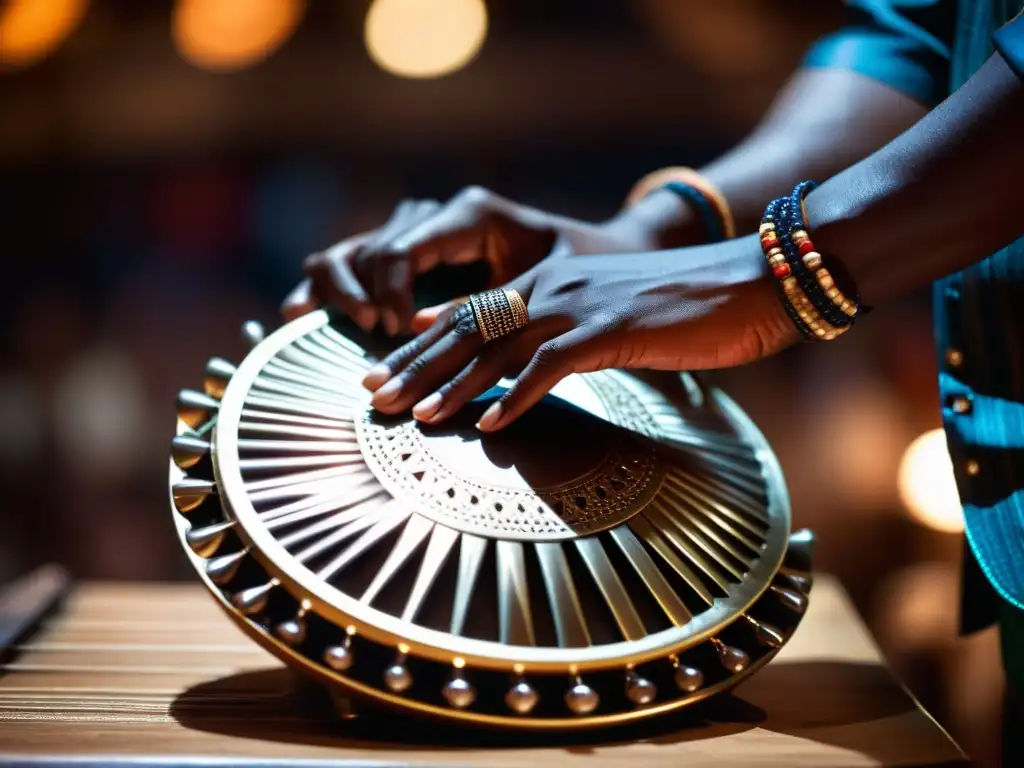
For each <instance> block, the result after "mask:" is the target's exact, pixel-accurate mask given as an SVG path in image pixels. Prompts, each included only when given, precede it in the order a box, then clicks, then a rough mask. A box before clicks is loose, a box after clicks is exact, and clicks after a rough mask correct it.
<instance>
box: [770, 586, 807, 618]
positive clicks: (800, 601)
mask: <svg viewBox="0 0 1024 768" xmlns="http://www.w3.org/2000/svg"><path fill="white" fill-rule="evenodd" d="M771 590H772V592H774V593H775V595H776V596H778V598H779V602H780V603H782V604H783V605H784V606H786V607H787V608H789V609H790V610H791V611H796V612H797V613H803V612H804V611H805V610H807V596H806V595H803V594H801V593H800V592H797V591H796V590H794V589H787V588H786V587H780V586H778V585H777V584H772V586H771Z"/></svg>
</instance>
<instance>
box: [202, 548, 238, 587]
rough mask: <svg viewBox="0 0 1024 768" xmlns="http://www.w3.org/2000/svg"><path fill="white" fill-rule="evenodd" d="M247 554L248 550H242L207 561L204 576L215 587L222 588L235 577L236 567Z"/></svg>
mask: <svg viewBox="0 0 1024 768" xmlns="http://www.w3.org/2000/svg"><path fill="white" fill-rule="evenodd" d="M248 554H249V550H247V549H242V550H239V551H238V552H231V553H230V554H227V555H218V556H217V557H215V558H213V559H211V560H207V561H206V575H207V576H209V577H210V581H212V582H213V583H214V584H216V585H217V586H224V585H225V584H227V583H228V582H229V581H231V579H233V578H234V577H235V574H236V573H238V567H239V566H240V565H241V564H242V561H243V560H244V559H245V556H246V555H248Z"/></svg>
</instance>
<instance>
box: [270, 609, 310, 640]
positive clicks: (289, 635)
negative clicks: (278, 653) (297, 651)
mask: <svg viewBox="0 0 1024 768" xmlns="http://www.w3.org/2000/svg"><path fill="white" fill-rule="evenodd" d="M274 634H275V635H277V637H278V639H280V640H281V641H282V642H285V643H287V644H288V645H298V644H299V643H301V642H302V641H303V640H305V639H306V620H305V619H303V618H302V617H301V616H296V617H295V618H294V619H288V620H287V621H282V622H281V623H280V624H278V625H277V626H276V627H275V628H274Z"/></svg>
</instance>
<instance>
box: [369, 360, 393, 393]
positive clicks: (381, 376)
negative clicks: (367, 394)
mask: <svg viewBox="0 0 1024 768" xmlns="http://www.w3.org/2000/svg"><path fill="white" fill-rule="evenodd" d="M390 378H391V369H390V368H388V367H387V366H386V365H384V363H377V364H376V365H375V366H373V367H372V368H371V369H370V370H368V371H367V372H366V376H364V377H363V386H364V387H366V388H367V389H368V390H370V391H371V392H373V391H374V390H376V389H379V388H380V385H381V384H383V383H384V382H385V381H387V380H388V379H390Z"/></svg>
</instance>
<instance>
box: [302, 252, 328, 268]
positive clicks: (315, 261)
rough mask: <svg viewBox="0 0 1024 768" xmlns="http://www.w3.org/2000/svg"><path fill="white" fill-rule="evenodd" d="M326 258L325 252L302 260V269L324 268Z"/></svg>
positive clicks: (313, 254) (312, 254)
mask: <svg viewBox="0 0 1024 768" xmlns="http://www.w3.org/2000/svg"><path fill="white" fill-rule="evenodd" d="M325 259H326V256H325V255H324V253H323V252H321V251H318V252H317V253H311V254H310V255H309V256H307V257H306V258H304V259H303V260H302V268H303V269H304V270H310V269H319V268H320V267H322V266H323V264H324V260H325Z"/></svg>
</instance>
